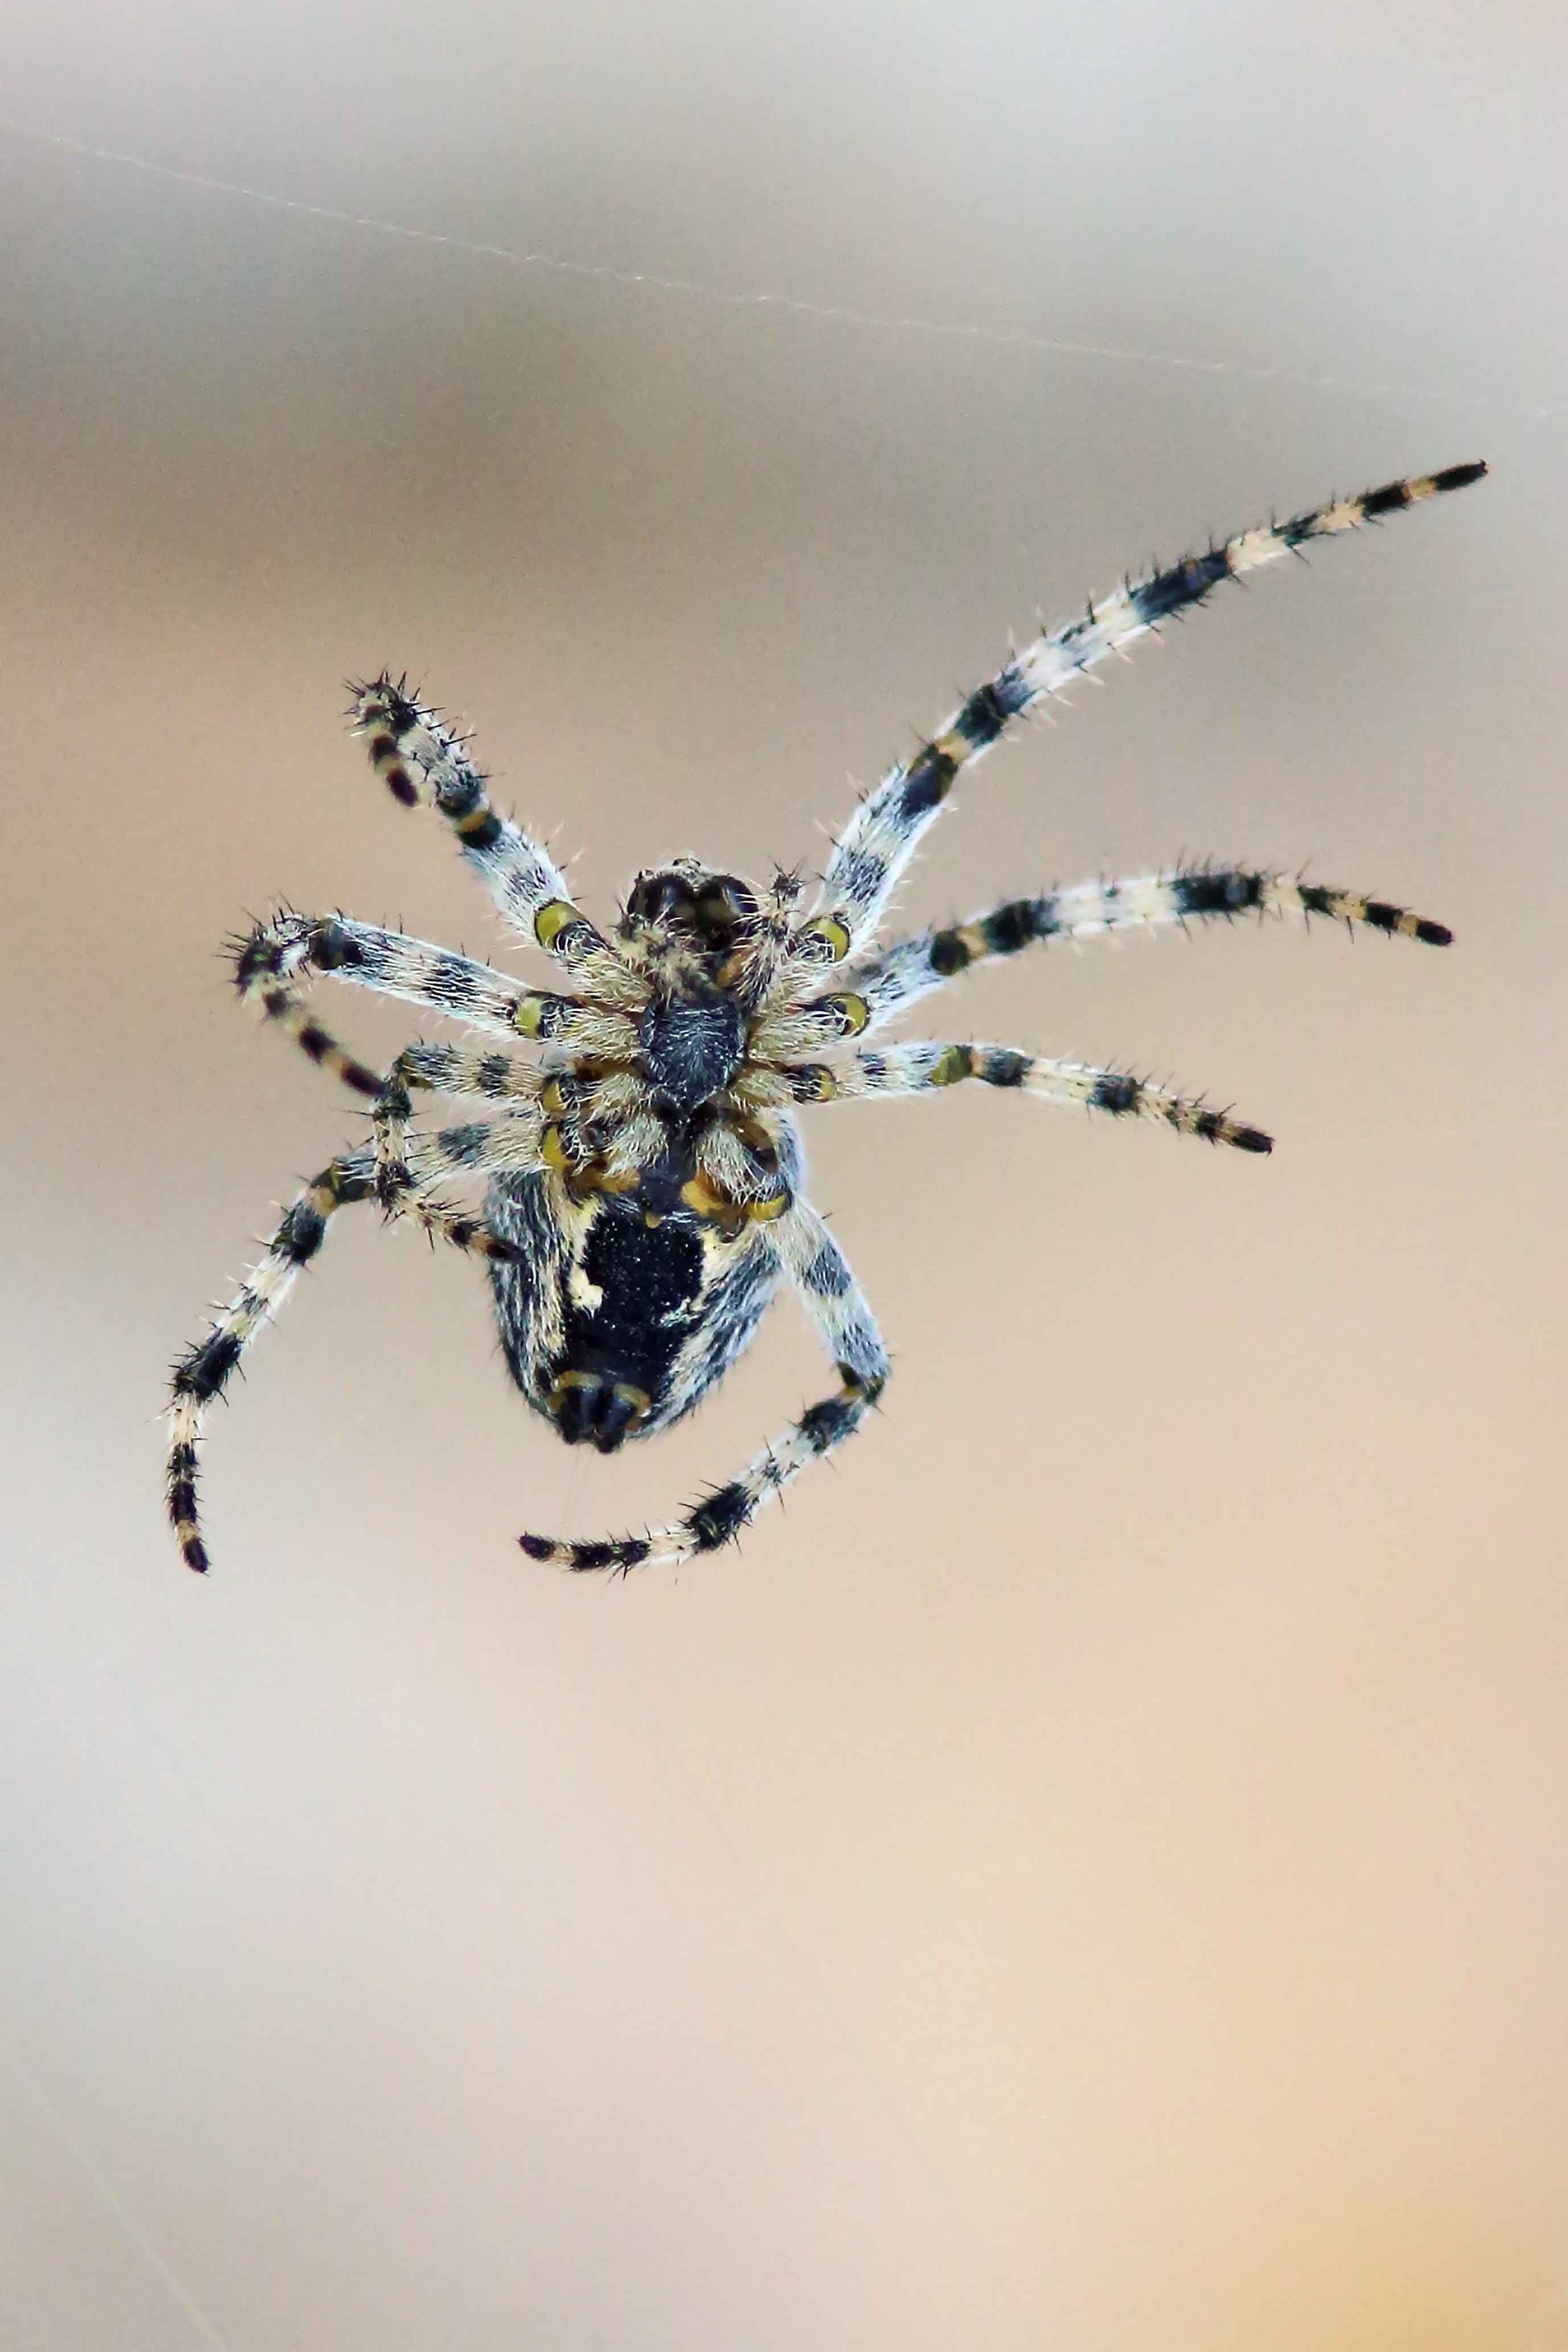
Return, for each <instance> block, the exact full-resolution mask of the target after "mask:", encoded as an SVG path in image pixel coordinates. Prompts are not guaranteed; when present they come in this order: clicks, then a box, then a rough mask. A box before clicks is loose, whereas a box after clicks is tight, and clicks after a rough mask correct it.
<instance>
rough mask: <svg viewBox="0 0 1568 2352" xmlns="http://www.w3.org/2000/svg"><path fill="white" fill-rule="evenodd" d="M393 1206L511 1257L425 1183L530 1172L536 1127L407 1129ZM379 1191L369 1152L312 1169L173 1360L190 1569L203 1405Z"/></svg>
mask: <svg viewBox="0 0 1568 2352" xmlns="http://www.w3.org/2000/svg"><path fill="white" fill-rule="evenodd" d="M407 1151H408V1157H409V1160H410V1161H411V1165H410V1166H408V1167H405V1171H404V1174H405V1181H404V1182H403V1184H402V1185H401V1186H400V1188H399V1191H398V1194H397V1197H396V1200H395V1202H394V1204H393V1205H394V1207H395V1211H396V1212H397V1213H405V1214H408V1215H411V1216H412V1217H414V1218H415V1219H416V1222H418V1223H420V1224H422V1225H424V1226H425V1228H426V1231H427V1232H429V1233H431V1234H439V1235H440V1237H441V1238H442V1239H443V1240H445V1241H449V1242H452V1243H454V1244H456V1245H457V1246H458V1248H459V1249H462V1250H466V1251H468V1252H469V1253H470V1254H471V1255H474V1256H476V1257H486V1258H515V1257H517V1256H519V1255H521V1253H520V1252H519V1251H518V1250H517V1249H515V1248H514V1247H513V1245H512V1244H511V1243H510V1242H505V1241H501V1240H499V1239H498V1238H497V1237H496V1236H495V1235H494V1234H491V1233H490V1232H489V1228H488V1227H487V1226H486V1224H485V1223H484V1221H483V1220H482V1218H479V1217H477V1216H472V1215H465V1214H464V1213H461V1212H459V1211H457V1210H453V1209H450V1208H447V1206H446V1205H445V1204H444V1203H443V1202H439V1201H435V1200H432V1199H430V1198H429V1197H427V1195H428V1188H429V1187H430V1186H432V1185H434V1184H437V1183H438V1182H439V1181H440V1180H441V1178H442V1177H443V1176H444V1175H447V1174H448V1173H454V1172H458V1173H464V1174H467V1173H469V1172H484V1171H489V1170H495V1169H509V1170H521V1171H531V1170H533V1169H537V1168H538V1167H539V1166H540V1165H541V1164H542V1163H541V1160H540V1152H539V1139H538V1130H537V1127H536V1126H533V1127H525V1126H524V1125H523V1123H522V1122H521V1121H513V1120H503V1121H501V1122H500V1124H499V1125H498V1126H495V1127H489V1126H481V1127H478V1128H448V1129H443V1130H441V1131H440V1132H439V1133H437V1134H435V1135H428V1136H426V1135H421V1136H416V1137H414V1138H412V1139H410V1140H409V1142H408V1145H407ZM377 1198H378V1185H377V1170H376V1161H375V1155H374V1152H372V1151H369V1150H363V1151H351V1152H345V1153H343V1154H342V1155H341V1156H340V1157H339V1158H338V1159H336V1160H332V1161H331V1164H330V1165H329V1166H328V1167H326V1168H323V1169H322V1171H321V1174H320V1175H319V1176H316V1177H313V1178H312V1179H311V1181H310V1183H309V1184H307V1185H306V1187H305V1189H304V1191H303V1192H301V1193H300V1196H299V1198H298V1199H297V1200H296V1201H295V1202H293V1203H292V1205H291V1206H290V1207H289V1210H288V1211H287V1213H286V1214H285V1215H284V1217H283V1220H282V1223H280V1224H279V1227H278V1230H277V1232H276V1233H275V1234H273V1236H272V1238H271V1240H270V1241H269V1242H268V1244H267V1247H266V1250H265V1251H264V1253H263V1255H262V1256H261V1257H260V1259H259V1260H258V1263H257V1265H255V1266H254V1267H252V1269H251V1271H250V1273H249V1274H247V1276H246V1277H245V1280H244V1281H243V1282H242V1283H241V1285H240V1286H239V1288H238V1290H237V1292H236V1293H235V1296H234V1297H233V1298H232V1299H231V1300H230V1301H229V1303H228V1305H227V1306H226V1307H225V1308H224V1309H223V1311H222V1312H221V1314H220V1315H219V1316H218V1317H217V1318H216V1321H215V1323H214V1324H213V1327H212V1328H211V1330H210V1331H208V1333H207V1334H206V1337H205V1339H199V1340H197V1341H196V1343H195V1346H194V1347H192V1348H189V1349H186V1351H185V1353H184V1355H183V1356H182V1357H181V1358H180V1360H179V1361H178V1363H177V1364H176V1365H175V1367H174V1381H173V1393H172V1396H171V1399H170V1404H169V1462H168V1490H167V1491H168V1506H169V1518H170V1521H171V1523H172V1525H173V1527H174V1539H175V1541H176V1542H177V1543H178V1545H179V1547H180V1555H181V1557H182V1559H184V1563H185V1565H186V1567H187V1568H194V1569H195V1570H198V1571H200V1572H202V1573H204V1574H205V1570H206V1568H207V1565H208V1561H207V1551H206V1546H205V1543H204V1541H203V1539H202V1534H201V1524H200V1517H199V1514H198V1512H197V1508H196V1457H197V1453H198V1449H199V1446H200V1444H201V1435H202V1426H203V1423H204V1422H205V1417H206V1412H207V1408H208V1407H209V1406H210V1405H211V1404H213V1403H214V1402H216V1400H217V1399H218V1398H219V1397H221V1396H222V1394H223V1392H224V1391H225V1389H226V1387H227V1385H228V1382H229V1381H230V1379H231V1377H232V1376H233V1373H234V1370H235V1368H236V1366H237V1364H238V1362H239V1360H240V1358H241V1357H242V1356H243V1355H244V1353H245V1351H246V1349H247V1348H248V1347H249V1346H250V1345H251V1343H252V1341H253V1340H254V1339H256V1337H257V1335H258V1332H259V1331H260V1330H261V1328H262V1327H263V1326H264V1325H265V1324H267V1323H269V1322H270V1321H271V1320H272V1319H273V1318H274V1317H275V1316H276V1314H277V1312H278V1309H279V1307H281V1305H282V1303H283V1301H284V1299H285V1298H286V1297H287V1296H288V1294H289V1290H290V1289H291V1288H292V1287H293V1285H294V1282H295V1280H296V1278H297V1276H299V1274H300V1270H301V1269H302V1268H303V1267H305V1266H307V1265H310V1261H311V1259H312V1258H313V1257H314V1256H315V1255H316V1254H317V1252H318V1251H319V1250H320V1249H321V1244H322V1242H323V1241H324V1240H325V1239H326V1233H327V1226H328V1223H329V1222H330V1220H331V1218H332V1217H333V1216H335V1215H336V1213H337V1212H338V1211H339V1210H340V1209H342V1208H346V1207H348V1206H349V1205H350V1204H351V1203H352V1202H356V1201H374V1200H375V1199H377Z"/></svg>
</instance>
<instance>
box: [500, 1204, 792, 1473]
mask: <svg viewBox="0 0 1568 2352" xmlns="http://www.w3.org/2000/svg"><path fill="white" fill-rule="evenodd" d="M486 1214H487V1219H488V1222H489V1225H490V1227H491V1229H492V1231H493V1232H494V1233H495V1234H497V1235H498V1236H499V1237H500V1238H501V1239H502V1240H506V1241H510V1242H511V1243H513V1244H517V1245H518V1247H519V1248H520V1250H521V1253H522V1255H520V1256H519V1257H518V1258H517V1259H494V1260H492V1261H491V1263H490V1269H489V1270H490V1279H491V1287H492V1291H493V1294H494V1298H495V1308H496V1321H497V1325H498V1328H499V1329H500V1342H501V1348H502V1351H503V1353H504V1354H505V1357H506V1360H507V1365H508V1368H509V1369H510V1372H511V1376H512V1378H513V1380H515V1381H516V1382H517V1385H518V1387H519V1388H520V1389H521V1391H522V1393H523V1395H524V1396H525V1397H526V1398H527V1399H528V1402H529V1403H530V1404H531V1405H532V1406H533V1408H534V1410H535V1411H536V1412H541V1413H542V1414H543V1415H544V1416H545V1417H546V1419H547V1420H549V1421H551V1422H552V1423H554V1425H555V1427H556V1428H557V1430H558V1431H559V1432H560V1434H561V1435H562V1437H563V1439H564V1440H565V1442H566V1443H567V1444H582V1443H584V1442H587V1443H590V1444H594V1445H595V1446H596V1447H597V1448H598V1450H599V1452H600V1453H602V1454H610V1453H614V1452H615V1451H616V1448H617V1447H618V1446H620V1445H621V1444H624V1442H625V1441H626V1439H627V1438H628V1437H645V1436H647V1435H649V1434H651V1433H652V1432H653V1431H654V1430H656V1429H663V1428H667V1427H668V1424H669V1423H671V1422H672V1421H677V1420H679V1418H680V1417H681V1415H682V1414H683V1413H687V1412H690V1411H691V1409H692V1407H693V1406H694V1405H695V1404H696V1403H697V1402H699V1400H700V1398H701V1397H703V1396H704V1395H706V1393H707V1391H709V1390H710V1388H711V1387H712V1386H713V1384H714V1382H715V1381H718V1380H719V1379H720V1378H721V1376H722V1374H723V1373H724V1372H725V1371H727V1370H728V1369H729V1367H730V1365H731V1363H733V1362H734V1360H735V1359H736V1357H737V1356H738V1355H739V1354H740V1353H741V1351H742V1349H743V1348H744V1347H745V1346H746V1345H747V1343H748V1341H749V1340H750V1339H751V1338H752V1333H753V1332H754V1331H755V1329H756V1327H757V1325H758V1323H759V1322H760V1320H761V1319H762V1317H763V1312H764V1311H765V1309H766V1307H767V1306H768V1303H769V1301H770V1299H771V1298H772V1297H773V1291H774V1288H775V1287H776V1285H777V1281H778V1268H777V1264H776V1261H775V1259H774V1257H773V1252H772V1250H771V1249H770V1248H769V1246H768V1244H767V1243H766V1241H765V1239H764V1238H763V1235H762V1234H761V1233H760V1232H759V1231H758V1230H757V1229H756V1228H755V1227H752V1228H751V1229H749V1230H748V1231H747V1232H746V1233H744V1234H742V1235H741V1236H740V1237H739V1238H738V1239H727V1238H724V1237H721V1235H720V1234H718V1233H717V1232H716V1230H715V1229H713V1228H712V1227H710V1226H704V1224H703V1223H702V1222H701V1221H700V1219H698V1218H697V1217H695V1216H693V1215H690V1214H689V1213H684V1212H681V1211H677V1212H676V1213H673V1214H671V1215H668V1216H660V1217H657V1218H654V1217H650V1216H649V1215H648V1214H647V1213H645V1211H644V1210H643V1209H642V1208H641V1207H640V1206H639V1205H637V1203H635V1202H631V1201H628V1200H625V1199H619V1198H617V1197H616V1196H615V1195H613V1194H600V1195H596V1196H595V1197H593V1198H591V1199H589V1200H587V1201H584V1202H574V1201H573V1200H572V1198H571V1195H570V1193H569V1192H568V1190H567V1189H566V1187H565V1186H563V1184H561V1183H560V1182H559V1181H558V1180H557V1179H555V1178H553V1177H551V1176H546V1175H527V1176H509V1177H503V1178H499V1179H497V1180H496V1181H494V1182H492V1184H491V1185H490V1188H489V1199H488V1202H487V1211H486Z"/></svg>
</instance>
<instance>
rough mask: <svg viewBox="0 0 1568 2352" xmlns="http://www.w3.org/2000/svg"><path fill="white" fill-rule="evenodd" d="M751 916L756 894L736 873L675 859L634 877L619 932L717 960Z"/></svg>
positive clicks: (697, 861)
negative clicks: (649, 936)
mask: <svg viewBox="0 0 1568 2352" xmlns="http://www.w3.org/2000/svg"><path fill="white" fill-rule="evenodd" d="M756 918H757V894H756V892H755V890H753V889H752V886H751V884H750V883H749V882H743V881H742V879H741V877H740V876H739V875H738V874H717V873H715V872H714V870H713V868H712V867H711V866H704V865H703V864H702V863H701V861H700V859H699V858H696V857H675V858H672V859H671V860H670V862H669V864H668V866H657V867H653V868H650V870H649V871H648V872H647V873H646V874H639V875H638V876H637V880H636V881H635V882H634V883H633V884H632V887H631V890H630V892H629V893H628V895H627V898H626V914H625V916H624V918H623V919H622V922H621V932H622V936H623V937H624V938H626V939H630V938H633V937H635V936H636V934H637V932H639V931H653V932H656V933H658V934H661V935H662V936H663V937H664V938H665V939H666V940H668V941H669V943H670V945H671V946H679V947H685V948H689V949H695V950H696V951H697V952H698V954H700V955H702V956H714V957H720V958H721V957H724V956H727V955H728V954H730V952H731V950H732V949H733V948H734V947H735V945H736V942H737V941H738V940H739V939H740V938H741V936H742V933H743V932H744V931H745V930H746V929H748V928H749V927H750V926H751V925H752V923H754V922H755V921H756Z"/></svg>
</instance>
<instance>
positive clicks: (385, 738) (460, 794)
mask: <svg viewBox="0 0 1568 2352" xmlns="http://www.w3.org/2000/svg"><path fill="white" fill-rule="evenodd" d="M351 691H352V693H353V706H352V709H351V711H350V716H351V718H352V719H353V724H354V731H355V732H356V734H361V735H363V736H365V737H366V738H367V740H368V748H369V751H370V760H371V765H372V767H373V768H374V771H375V772H376V774H377V775H378V776H379V777H380V778H381V779H382V782H384V784H385V785H386V786H387V788H388V790H389V791H390V792H391V793H392V796H393V798H394V799H395V800H396V801H399V802H401V803H402V804H403V806H404V807H405V808H412V807H413V806H414V804H415V803H416V802H417V801H420V800H424V799H426V798H428V799H430V800H432V801H433V802H434V803H435V805H436V806H437V809H439V811H440V812H441V814H442V815H443V816H444V817H445V818H446V819H447V822H448V824H450V825H451V827H452V830H453V831H454V833H455V834H456V835H457V836H458V845H459V846H460V848H461V849H462V852H463V855H464V856H465V857H466V858H467V859H468V863H469V865H470V866H472V867H473V868H474V870H475V872H476V873H477V874H478V875H479V877H480V878H481V880H482V881H483V882H484V883H485V885H486V887H487V888H488V889H489V893H490V896H491V897H492V898H494V899H495V901H496V904H497V905H498V906H499V907H500V910H501V912H502V914H503V915H504V916H505V917H506V919H507V920H508V921H509V922H510V923H513V924H515V926H516V927H517V929H519V930H520V931H521V932H522V934H523V935H524V937H525V938H527V939H531V940H537V942H538V944H539V945H540V946H541V947H542V948H544V949H546V950H548V952H549V953H550V954H551V955H553V956H557V957H559V958H560V960H561V961H562V962H563V963H567V964H570V965H572V966H574V968H575V969H577V970H578V971H581V972H583V973H584V976H589V977H591V979H592V980H593V981H594V982H596V983H597V984H598V985H600V986H603V987H607V988H609V989H611V990H612V991H615V990H617V989H619V990H623V991H624V990H627V989H628V988H631V987H633V986H634V985H635V983H633V982H632V978H631V975H630V974H629V973H628V972H627V971H626V967H625V966H624V965H623V964H622V962H621V961H620V959H619V957H618V956H617V955H616V952H615V950H614V949H613V948H612V947H611V946H610V944H609V942H608V940H605V939H604V938H602V937H601V936H600V934H599V932H598V931H596V930H595V928H594V926H593V924H592V923H591V922H590V921H589V920H588V919H587V917H586V915H584V913H583V911H582V909H581V908H578V907H576V906H574V904H573V902H572V897H571V893H570V892H569V891H568V889H567V887H566V881H565V877H564V876H563V874H562V872H561V870H560V868H559V867H558V866H556V865H555V864H554V863H553V861H552V859H551V858H550V857H549V856H547V855H546V853H545V851H544V850H543V849H542V848H541V846H540V845H539V844H538V842H536V841H533V840H531V839H530V837H529V835H527V834H526V833H524V832H522V831H521V828H520V827H519V826H518V825H516V824H513V823H512V821H511V819H510V817H501V816H498V815H497V814H496V813H495V811H494V809H493V808H492V807H491V806H490V803H489V796H488V795H487V793H486V792H485V784H486V782H487V779H486V777H485V776H484V774H483V773H482V772H481V771H480V770H479V769H478V768H476V767H475V765H474V763H473V761H471V760H470V759H469V757H468V751H467V748H466V746H465V744H464V742H463V740H462V738H461V737H460V736H459V735H458V734H457V733H456V732H455V731H454V730H452V729H451V728H449V727H447V726H445V725H444V724H443V723H442V721H441V719H440V718H439V717H438V716H437V713H436V712H435V711H434V710H433V709H430V708H429V706H428V705H427V704H426V703H422V702H419V701H417V700H416V698H414V696H413V695H411V694H409V693H408V692H406V690H405V686H404V683H403V682H402V681H401V680H399V681H398V682H396V683H394V681H393V679H392V677H391V676H390V675H389V673H388V672H387V671H385V670H383V672H382V673H381V676H380V677H375V678H372V679H371V680H370V681H369V682H368V683H367V684H366V685H363V686H357V687H353V688H351Z"/></svg>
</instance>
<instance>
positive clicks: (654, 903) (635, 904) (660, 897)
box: [626, 873, 692, 923]
mask: <svg viewBox="0 0 1568 2352" xmlns="http://www.w3.org/2000/svg"><path fill="white" fill-rule="evenodd" d="M691 913H692V890H691V885H690V884H689V882H688V881H686V880H685V879H684V878H683V877H681V876H680V875H679V874H669V873H664V874H639V875H638V876H637V880H636V881H635V882H634V883H633V885H632V887H631V893H630V896H629V897H628V898H627V899H626V914H627V917H628V919H630V920H631V921H632V922H634V923H668V922H677V923H679V922H681V921H686V922H689V921H690V919H691Z"/></svg>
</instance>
